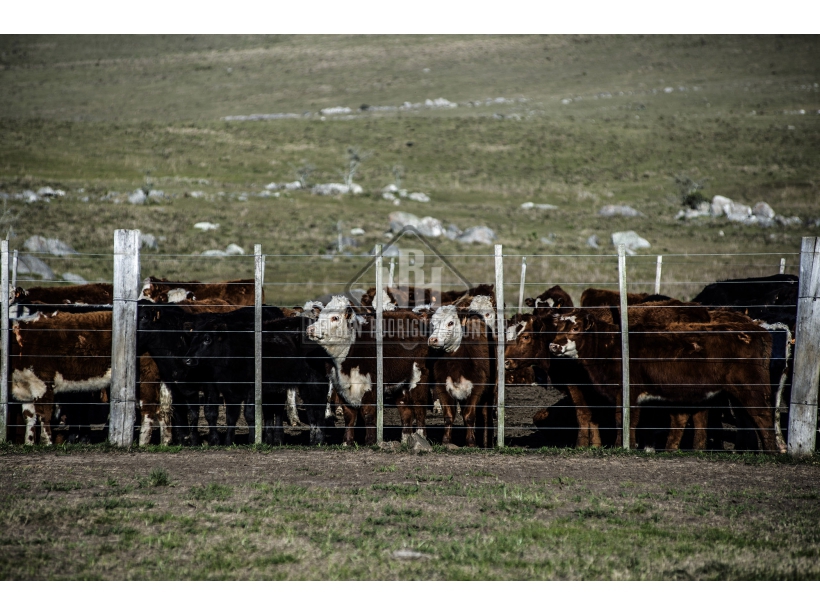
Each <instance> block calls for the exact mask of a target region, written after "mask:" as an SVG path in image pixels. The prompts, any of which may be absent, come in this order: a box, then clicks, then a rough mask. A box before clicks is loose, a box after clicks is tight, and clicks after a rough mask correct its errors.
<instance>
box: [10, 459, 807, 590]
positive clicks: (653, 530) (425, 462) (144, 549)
mask: <svg viewBox="0 0 820 615" xmlns="http://www.w3.org/2000/svg"><path fill="white" fill-rule="evenodd" d="M20 453H21V451H20V449H10V448H5V449H2V450H0V460H1V461H0V465H2V468H3V472H2V473H0V487H2V488H0V578H2V579H55V580H56V579H154V580H165V579H293V580H296V579H316V580H319V579H322V580H328V579H350V580H352V579H393V580H413V579H429V580H436V579H450V580H466V579H487V580H489V579H509V580H513V579H517V580H524V579H620V580H625V579H712V580H724V579H747V580H751V579H754V580H764V579H769V580H778V579H794V580H798V579H800V580H807V579H814V580H817V579H819V578H820V565H819V564H818V562H820V559H818V554H819V553H820V531H818V527H817V522H816V521H817V514H818V512H819V510H818V502H820V489H818V485H819V484H820V482H819V481H818V464H817V459H816V458H812V459H809V460H806V461H803V462H800V463H795V462H793V461H790V460H788V458H774V457H755V456H745V455H725V454H716V455H700V456H689V455H683V454H674V455H644V454H640V453H620V452H617V451H614V452H600V451H599V452H597V453H591V452H588V451H587V452H585V451H566V450H563V451H558V450H555V449H552V450H550V449H544V450H541V451H538V452H529V453H525V452H524V451H522V450H521V449H508V450H507V452H506V454H501V453H497V452H495V453H493V452H478V451H466V450H465V451H461V452H460V453H459V452H455V453H452V452H450V453H448V452H445V451H443V450H439V451H437V452H436V453H433V454H425V455H420V456H419V455H412V454H408V453H386V452H381V451H378V450H367V449H366V450H358V451H357V450H340V449H325V450H316V449H312V450H309V449H308V450H305V449H279V450H270V449H260V450H258V451H250V450H247V449H246V450H244V451H243V450H239V449H223V450H214V451H209V452H203V451H197V450H191V449H187V450H182V451H180V450H171V451H168V452H144V451H143V452H139V453H134V452H131V453H128V452H116V451H106V450H105V449H104V448H102V449H101V448H100V447H93V448H88V447H85V448H82V447H79V448H77V447H70V446H69V447H62V448H59V449H58V450H57V451H44V450H36V449H35V450H28V451H27V452H25V453H23V454H20Z"/></svg>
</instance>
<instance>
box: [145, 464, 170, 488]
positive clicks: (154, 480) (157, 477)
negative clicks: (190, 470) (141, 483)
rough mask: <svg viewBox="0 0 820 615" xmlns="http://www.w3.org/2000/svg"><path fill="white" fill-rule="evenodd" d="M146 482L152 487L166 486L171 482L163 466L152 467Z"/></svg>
mask: <svg viewBox="0 0 820 615" xmlns="http://www.w3.org/2000/svg"><path fill="white" fill-rule="evenodd" d="M148 482H149V483H150V484H151V486H152V487H167V486H168V485H169V484H171V480H170V478H169V477H168V470H166V469H165V468H154V469H153V470H151V473H150V474H149V475H148Z"/></svg>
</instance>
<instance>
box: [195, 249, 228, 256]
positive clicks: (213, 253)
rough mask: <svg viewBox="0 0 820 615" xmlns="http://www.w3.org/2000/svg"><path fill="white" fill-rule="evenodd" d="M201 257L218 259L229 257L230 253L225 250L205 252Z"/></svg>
mask: <svg viewBox="0 0 820 615" xmlns="http://www.w3.org/2000/svg"><path fill="white" fill-rule="evenodd" d="M201 256H216V257H223V256H228V253H227V252H225V250H205V251H204V252H203V253H202V254H201Z"/></svg>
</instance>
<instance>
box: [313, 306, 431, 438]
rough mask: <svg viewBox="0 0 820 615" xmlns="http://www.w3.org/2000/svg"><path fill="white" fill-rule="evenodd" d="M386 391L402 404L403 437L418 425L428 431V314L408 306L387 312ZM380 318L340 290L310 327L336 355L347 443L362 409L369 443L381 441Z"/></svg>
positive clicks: (336, 384)
mask: <svg viewBox="0 0 820 615" xmlns="http://www.w3.org/2000/svg"><path fill="white" fill-rule="evenodd" d="M383 323H384V332H385V335H384V342H383V348H384V392H385V397H387V398H388V399H390V398H392V399H393V400H394V401H395V403H396V406H397V407H398V409H399V414H400V416H401V421H402V440H403V441H406V440H407V439H409V437H410V435H411V434H412V428H413V422H414V419H415V424H416V430H417V432H418V433H420V434H421V435H422V436H425V435H426V433H425V425H426V423H425V421H426V414H425V404H426V403H427V400H428V385H427V382H428V371H427V365H426V359H427V336H426V335H425V333H424V319H423V318H422V317H420V316H419V315H417V314H414V313H413V312H410V311H407V310H395V311H392V312H385V313H384V315H383ZM375 333H376V324H375V322H374V321H373V320H372V319H367V318H364V317H362V316H360V315H358V314H356V311H355V310H354V309H353V306H352V305H351V304H350V301H349V300H348V298H347V297H345V296H342V295H336V296H334V297H333V298H332V300H331V301H330V302H329V303H328V304H327V305H326V306H325V307H324V308H323V309H322V311H321V313H320V314H319V318H318V319H317V320H316V322H314V323H313V324H312V325H310V326H309V327H308V328H307V335H308V337H309V338H310V339H311V340H313V341H315V342H318V343H319V345H320V346H322V347H323V348H324V349H325V351H326V352H327V353H328V355H330V358H331V359H332V361H333V368H332V369H331V373H330V377H331V381H332V383H333V388H334V389H335V391H336V392H337V393H338V394H339V397H341V399H342V400H343V401H344V403H345V406H344V414H345V426H346V429H345V435H344V444H346V445H347V444H353V440H354V428H355V425H356V418H357V413H358V412H361V414H362V416H363V418H364V422H365V443H366V444H375V442H376V406H375V404H376V386H375V385H376V344H375V339H376V335H375Z"/></svg>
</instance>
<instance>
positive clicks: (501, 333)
mask: <svg viewBox="0 0 820 615" xmlns="http://www.w3.org/2000/svg"><path fill="white" fill-rule="evenodd" d="M495 309H496V329H495V341H496V356H495V364H496V368H497V373H496V384H495V390H496V398H497V404H498V427H497V432H498V446H499V447H503V446H504V341H505V339H506V335H505V333H506V331H507V327H506V326H505V322H504V320H505V319H504V251H503V247H502V246H501V245H496V246H495ZM487 423H488V425H487V426H488V427H489V423H490V421H489V420H488V421H487Z"/></svg>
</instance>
